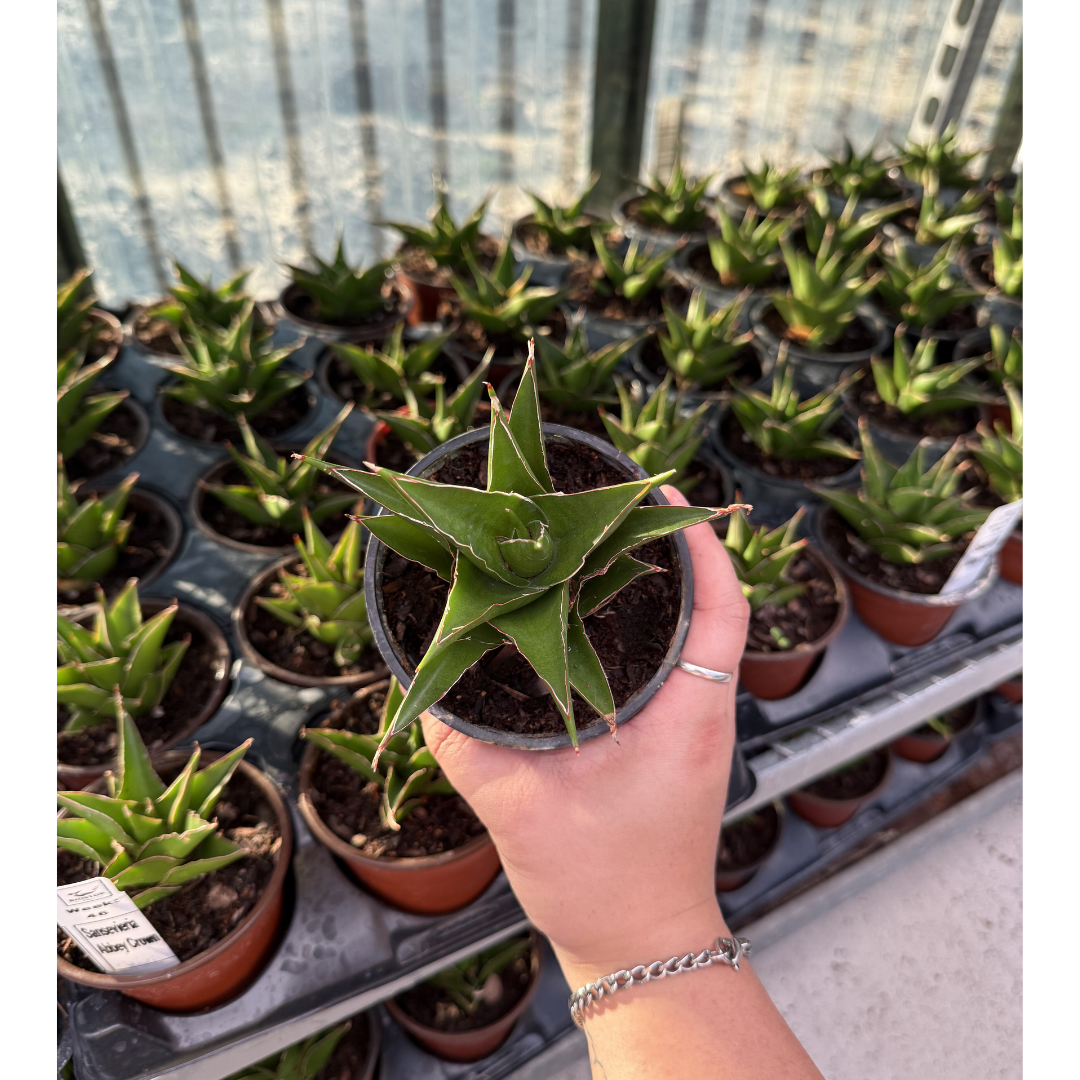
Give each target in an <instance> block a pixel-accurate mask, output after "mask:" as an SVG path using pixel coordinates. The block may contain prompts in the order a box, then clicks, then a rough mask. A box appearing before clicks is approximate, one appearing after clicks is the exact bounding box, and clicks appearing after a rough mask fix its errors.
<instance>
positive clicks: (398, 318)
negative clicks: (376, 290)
mask: <svg viewBox="0 0 1080 1080" xmlns="http://www.w3.org/2000/svg"><path fill="white" fill-rule="evenodd" d="M389 285H390V294H389V296H388V297H387V299H389V300H392V301H393V302H394V310H393V311H385V312H382V313H381V314H378V315H375V316H373V317H372V318H371V319H369V320H368V321H366V322H364V323H362V324H361V325H359V326H338V325H336V324H335V323H323V322H316V321H315V320H314V319H306V318H304V317H303V316H302V315H297V314H296V312H295V311H294V310H293V305H294V304H295V303H296V302H297V300H298V299H299V298H300V297H302V296H304V295H305V290H304V288H303V286H301V285H297V284H295V283H293V284H291V285H286V286H285V288H284V289H282V290H281V294H280V295H279V296H278V298H277V300H275V301H274V314H275V315H276V316H277V317H278V318H280V319H283V320H286V321H288V322H290V323H292V324H293V326H298V327H300V328H301V329H302V330H305V331H307V333H309V334H311V335H312V337H317V338H319V339H320V340H322V341H376V340H378V339H380V338H384V337H386V336H387V335H388V334H389V333H390V332H391V331H392V330H393V329H394V327H395V326H397V324H398V323H400V322H404V321H406V320H408V318H409V315H410V313H411V312H412V309H413V306H414V304H415V301H414V299H413V296H412V294H411V293H409V291H408V290H407V289H405V288H404V287H403V286H402V285H401V284H400V283H399V282H397V281H391V282H389ZM384 295H385V293H384Z"/></svg>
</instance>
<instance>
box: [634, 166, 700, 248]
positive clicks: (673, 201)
mask: <svg viewBox="0 0 1080 1080" xmlns="http://www.w3.org/2000/svg"><path fill="white" fill-rule="evenodd" d="M714 175H715V174H714V173H709V175H708V176H704V177H700V178H697V179H693V180H691V179H688V178H687V177H686V176H685V175H684V173H683V169H682V160H681V158H680V157H678V156H677V157H676V158H675V164H674V166H673V167H672V170H671V177H670V179H669V180H668V182H667V183H666V184H665V183H663V182H662V181H661V180H660V178H659V177H656V176H654V177H653V178H652V179H651V180H647V181H645V183H644V184H642V187H644V188H645V193H644V194H643V195H642V196H641V197H640V198H639V200H638V202H637V205H636V207H635V208H634V214H635V216H637V217H638V218H640V219H641V221H642V222H644V223H645V224H646V225H652V226H653V227H655V228H659V229H669V230H671V231H673V232H694V231H695V230H697V229H702V228H704V227H705V225H706V224H707V223H708V220H709V212H708V210H706V208H705V205H704V198H705V189H706V188H707V187H708V186H709V181H710V180H712V178H713V176H714Z"/></svg>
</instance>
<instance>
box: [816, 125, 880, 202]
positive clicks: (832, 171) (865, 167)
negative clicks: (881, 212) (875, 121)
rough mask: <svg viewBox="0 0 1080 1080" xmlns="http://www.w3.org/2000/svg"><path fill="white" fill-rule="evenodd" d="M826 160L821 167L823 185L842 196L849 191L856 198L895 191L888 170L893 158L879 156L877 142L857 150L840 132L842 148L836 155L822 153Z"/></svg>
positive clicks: (868, 197) (846, 195) (871, 196)
mask: <svg viewBox="0 0 1080 1080" xmlns="http://www.w3.org/2000/svg"><path fill="white" fill-rule="evenodd" d="M826 157H827V158H828V164H827V165H826V166H825V167H824V168H823V169H822V170H821V175H822V181H823V183H824V184H825V186H826V187H828V188H830V189H831V190H833V191H835V192H837V194H839V195H842V196H843V197H844V198H845V199H848V198H850V197H851V196H852V195H855V196H857V197H858V198H860V199H879V198H880V199H887V198H889V197H890V196H891V195H895V194H896V185H895V184H892V183H890V182H889V170H890V169H891V168H893V167H894V163H895V159H892V158H879V157H878V156H877V144H876V143H872V144H871V145H870V147H869V148H868V149H867V151H866V153H864V154H860V153H858V152H857V151H856V149H855V147H854V146H852V145H851V140H850V139H849V138H848V137H847V136H846V135H845V136H844V148H843V150H841V151H840V153H839V154H837V155H836V157H833V156H832V155H826Z"/></svg>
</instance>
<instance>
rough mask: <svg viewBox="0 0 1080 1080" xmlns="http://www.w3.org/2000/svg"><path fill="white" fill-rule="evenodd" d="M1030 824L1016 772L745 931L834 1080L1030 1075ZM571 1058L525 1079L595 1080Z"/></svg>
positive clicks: (782, 1002)
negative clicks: (1024, 843)
mask: <svg viewBox="0 0 1080 1080" xmlns="http://www.w3.org/2000/svg"><path fill="white" fill-rule="evenodd" d="M1021 822H1022V802H1021V777H1020V774H1019V773H1014V774H1011V775H1010V776H1006V777H1004V778H1003V779H1002V780H1000V781H998V782H997V783H995V784H994V785H992V786H991V787H989V788H986V789H984V790H983V791H981V792H979V793H977V794H976V795H974V796H972V797H970V798H969V799H966V800H965V801H964V802H962V803H960V804H958V805H957V806H955V807H953V808H951V809H950V810H948V811H946V812H945V813H944V814H942V815H940V816H939V817H937V818H934V819H933V820H932V821H930V822H929V823H927V824H926V825H924V826H922V827H921V828H920V829H919V830H916V831H915V832H913V833H911V834H909V835H907V836H905V837H903V838H901V839H900V840H898V841H896V842H895V843H894V844H892V845H889V847H887V848H885V849H883V850H882V851H879V852H876V853H875V854H874V855H872V856H870V857H869V858H868V859H865V860H863V862H862V863H859V864H856V865H855V866H853V867H850V868H849V869H848V870H846V871H844V872H843V873H842V874H839V875H837V877H836V878H833V879H830V880H829V881H826V882H825V883H824V884H822V885H821V886H819V887H818V888H817V889H815V890H814V891H813V892H812V893H808V894H806V896H804V897H800V898H798V899H797V900H795V901H793V902H792V903H791V904H788V905H786V906H785V908H781V909H779V910H778V911H776V912H773V913H771V914H770V915H768V916H766V917H765V918H764V919H762V920H760V921H759V922H758V923H756V924H754V925H752V926H749V927H746V928H745V929H744V930H743V931H741V932H742V933H745V934H746V936H748V937H749V938H750V939H751V940H752V941H755V942H760V945H761V947H760V948H759V949H758V951H757V952H756V953H755V957H754V967H755V969H756V971H757V973H758V975H759V976H760V977H761V979H762V981H763V982H764V983H765V985H766V987H768V989H769V992H770V994H771V995H772V997H773V1000H774V1001H775V1002H776V1004H777V1005H778V1007H779V1008H780V1011H781V1012H782V1013H783V1014H784V1017H785V1018H786V1020H787V1022H788V1023H789V1024H790V1025H791V1027H792V1029H793V1030H794V1032H795V1034H796V1035H797V1036H798V1037H799V1039H800V1040H801V1041H802V1043H803V1045H804V1046H805V1047H806V1049H807V1051H808V1052H809V1053H810V1055H811V1057H813V1059H814V1061H815V1062H816V1063H817V1065H818V1068H820V1069H821V1071H822V1073H824V1075H825V1076H826V1077H827V1078H828V1080H867V1078H869V1077H873V1078H874V1080H911V1078H922V1077H925V1078H928V1080H929V1078H933V1080H998V1078H1001V1080H1013V1078H1017V1080H1018V1078H1019V1077H1020V1076H1021V1046H1022V1044H1021V1036H1022V1027H1021V1000H1022V999H1021V986H1022V983H1021V941H1022V938H1021V929H1022V922H1021V901H1022V888H1021ZM582 1043H583V1040H582ZM561 1049H562V1052H561V1053H560V1054H558V1055H552V1057H551V1058H550V1059H549V1062H550V1063H549V1065H548V1067H547V1068H544V1069H536V1071H534V1070H533V1069H529V1068H526V1069H523V1070H521V1071H520V1072H519V1073H518V1074H517V1077H518V1078H520V1080H533V1078H535V1080H540V1078H541V1077H547V1078H550V1080H588V1077H589V1072H588V1067H587V1064H586V1062H585V1061H584V1059H583V1045H582V1046H581V1047H580V1048H579V1047H578V1045H577V1042H576V1040H575V1041H568V1043H567V1045H565V1046H564V1047H562V1048H561ZM545 1056H546V1055H545ZM533 1064H534V1067H535V1066H540V1064H541V1063H540V1062H539V1061H536V1062H535V1063H533Z"/></svg>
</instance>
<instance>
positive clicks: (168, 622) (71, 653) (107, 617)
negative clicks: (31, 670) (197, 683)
mask: <svg viewBox="0 0 1080 1080" xmlns="http://www.w3.org/2000/svg"><path fill="white" fill-rule="evenodd" d="M138 584H139V583H138V581H136V579H135V578H132V579H131V580H130V581H128V583H127V584H126V585H125V586H124V587H123V589H121V590H120V592H119V593H118V594H117V596H116V599H114V600H113V602H112V603H111V604H108V605H107V604H106V603H105V594H104V593H103V592H102V591H101V588H100V587H98V589H97V611H96V612H95V614H94V627H93V629H92V630H87V629H86V628H85V627H83V626H80V625H79V624H78V623H75V622H72V621H71V620H70V619H65V618H64V616H63V615H58V616H57V617H56V634H57V641H56V650H57V652H58V653H59V656H60V666H59V667H58V668H57V669H56V700H57V702H58V703H59V704H61V705H65V706H66V707H67V711H68V722H67V726H66V727H65V728H64V730H65V731H81V730H82V729H83V728H88V727H95V726H96V725H98V724H102V723H105V722H106V721H107V720H108V719H110V718H111V717H113V716H115V711H116V710H115V706H114V703H113V696H114V692H115V691H117V690H119V692H120V693H121V694H122V695H123V698H122V703H123V707H124V711H125V712H126V713H130V714H131V715H132V716H136V717H138V716H143V715H145V714H146V713H148V712H151V711H152V710H153V709H156V708H157V707H158V705H160V704H161V699H162V698H163V697H164V696H165V691H166V690H168V689H169V684H170V683H171V682H172V680H173V676H174V675H176V672H177V669H178V668H179V667H180V661H181V660H183V659H184V653H186V652H187V650H188V646H189V645H190V644H191V637H190V636H187V637H185V638H184V639H183V640H181V641H174V642H172V643H171V644H169V645H166V644H165V635H166V634H168V632H169V627H170V626H172V621H173V617H174V616H175V615H176V610H177V605H176V601H173V603H171V604H170V605H169V606H168V607H167V608H165V609H164V610H162V611H159V612H158V613H157V614H156V615H154V616H153V617H152V618H149V619H147V620H146V621H145V622H144V621H143V617H142V606H141V605H140V604H139V594H138V592H137V591H136V589H137V587H138Z"/></svg>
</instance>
